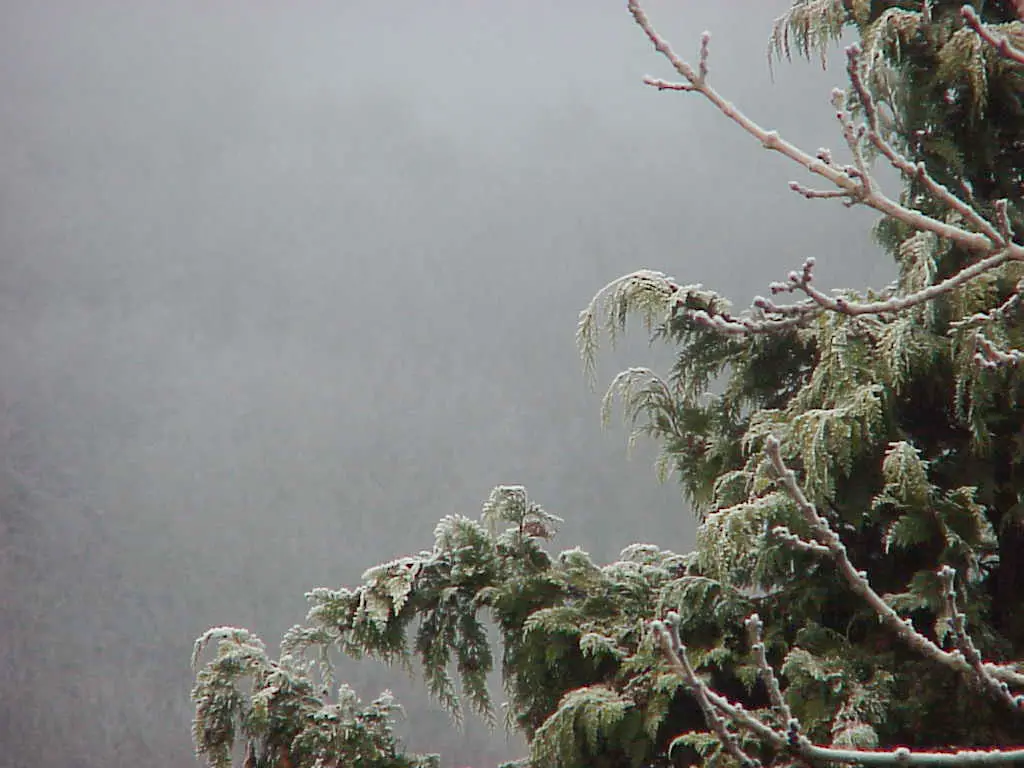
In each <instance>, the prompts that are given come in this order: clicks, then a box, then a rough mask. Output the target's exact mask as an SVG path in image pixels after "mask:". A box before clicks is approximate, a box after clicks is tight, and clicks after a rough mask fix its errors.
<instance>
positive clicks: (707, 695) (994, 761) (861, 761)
mask: <svg viewBox="0 0 1024 768" xmlns="http://www.w3.org/2000/svg"><path fill="white" fill-rule="evenodd" d="M748 626H749V622H748ZM650 627H651V632H652V633H653V634H654V638H655V641H656V642H657V643H658V647H659V649H660V650H661V652H662V654H663V655H664V656H665V659H666V661H667V662H668V665H669V668H670V669H671V670H672V671H673V672H675V673H676V674H677V675H679V676H680V677H681V678H682V679H683V681H684V682H685V684H686V687H687V690H688V691H689V692H690V693H691V694H692V695H693V696H694V698H695V699H697V703H698V705H699V706H700V708H701V711H702V712H703V713H704V717H705V719H706V721H707V723H708V726H709V727H710V728H711V729H712V730H713V731H714V732H715V733H716V734H717V735H718V737H719V739H721V740H722V744H723V746H724V747H725V748H726V750H727V751H728V752H729V754H731V755H732V756H733V757H734V758H735V759H736V760H737V761H738V762H739V763H740V764H741V765H744V766H755V765H760V762H759V761H757V760H755V759H753V758H751V757H750V756H749V755H747V753H746V752H744V751H743V749H742V748H741V747H740V746H739V743H738V740H737V739H736V736H735V734H733V733H732V731H730V730H729V729H728V725H727V723H726V720H728V722H731V723H732V724H734V725H735V726H737V727H739V728H745V729H746V730H748V731H750V732H751V733H753V734H754V735H756V736H757V737H758V738H760V739H761V740H762V741H764V742H765V743H766V744H767V745H768V746H770V747H772V748H774V749H775V750H777V751H779V752H783V753H789V754H793V755H796V756H797V757H798V758H801V760H800V762H802V763H804V764H818V763H822V762H833V763H847V764H855V765H866V766H898V765H927V766H941V767H942V768H954V766H960V765H1003V764H1006V763H1014V762H1020V761H1024V749H1007V750H1000V749H992V750H984V751H982V750H962V751H959V752H927V751H921V752H917V751H912V750H910V749H907V748H906V747H898V748H896V749H892V750H858V749H836V748H834V747H822V746H818V745H817V744H813V743H812V742H811V741H810V739H808V738H807V737H806V736H804V735H802V734H801V733H800V723H799V721H798V720H796V718H789V719H788V721H787V731H785V732H783V731H779V730H776V729H775V728H772V727H771V726H770V725H768V724H766V723H765V722H764V721H762V720H761V719H760V718H758V717H756V716H755V715H753V714H751V713H750V712H748V711H746V710H745V709H744V708H743V707H742V705H740V704H734V703H733V702H731V701H729V699H727V698H726V697H725V696H722V695H721V694H719V693H716V692H715V691H714V690H712V689H711V688H710V686H708V684H707V683H705V682H704V681H703V680H702V679H701V678H700V676H699V675H698V674H697V672H696V671H695V670H694V668H693V666H692V665H691V664H690V662H689V659H688V658H687V655H686V646H684V645H683V644H682V642H681V641H680V639H679V615H678V614H677V613H676V612H675V611H671V612H669V614H668V615H667V616H666V617H665V621H652V622H651V624H650ZM766 663H767V662H766ZM781 695H782V694H781V692H779V696H780V697H781Z"/></svg>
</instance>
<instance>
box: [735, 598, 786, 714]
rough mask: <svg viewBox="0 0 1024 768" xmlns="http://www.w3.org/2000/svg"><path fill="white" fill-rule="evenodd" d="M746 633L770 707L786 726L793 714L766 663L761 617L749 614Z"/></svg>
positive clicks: (773, 673) (769, 666)
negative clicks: (766, 691) (770, 703)
mask: <svg viewBox="0 0 1024 768" xmlns="http://www.w3.org/2000/svg"><path fill="white" fill-rule="evenodd" d="M746 623H747V633H748V635H749V637H750V650H751V651H753V653H754V658H755V659H756V660H757V670H758V675H759V676H760V678H761V680H762V682H764V685H765V688H767V689H768V698H769V699H771V702H772V707H773V708H774V709H775V711H776V712H778V714H779V717H781V718H782V721H783V722H784V723H786V724H787V725H788V724H789V723H791V722H793V712H792V711H791V710H790V708H789V704H787V703H786V698H785V697H784V696H783V695H782V688H780V687H779V678H778V677H777V676H776V674H775V670H774V669H772V667H771V665H770V664H769V663H768V656H767V654H766V653H765V650H764V633H763V630H764V624H763V623H762V622H761V617H760V616H758V615H757V614H756V613H752V614H750V616H749V617H748V618H747V622H746Z"/></svg>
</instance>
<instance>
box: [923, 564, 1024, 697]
mask: <svg viewBox="0 0 1024 768" xmlns="http://www.w3.org/2000/svg"><path fill="white" fill-rule="evenodd" d="M939 578H940V579H941V580H942V587H943V589H942V597H943V599H944V600H945V601H946V611H947V613H948V614H949V616H948V619H947V620H948V621H949V623H950V626H951V628H952V630H953V635H954V637H955V638H956V644H957V647H958V648H959V649H960V652H961V653H962V654H963V655H964V658H965V659H966V660H967V663H968V664H970V665H971V668H972V669H973V670H974V674H975V676H976V678H977V680H978V681H979V682H981V684H982V685H983V686H984V688H985V690H987V691H988V692H989V693H990V694H991V695H992V696H993V697H994V698H996V699H999V700H1000V701H1002V702H1003V703H1004V704H1006V705H1007V706H1008V707H1010V708H1011V709H1018V710H1019V709H1022V708H1024V696H1014V695H1013V694H1012V693H1010V686H1008V685H1007V684H1006V683H1005V682H1003V681H1001V680H997V679H996V678H995V677H994V676H993V675H992V673H991V672H990V671H989V670H988V669H987V668H986V667H985V664H984V662H983V661H982V659H981V653H980V652H979V651H978V647H977V646H976V645H975V644H974V640H973V639H972V638H971V636H970V634H969V633H968V632H967V616H966V615H965V614H964V612H963V611H961V610H960V607H959V606H958V605H957V602H956V570H955V569H954V568H952V567H951V566H948V565H944V566H942V567H941V568H940V569H939Z"/></svg>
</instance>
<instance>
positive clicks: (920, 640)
mask: <svg viewBox="0 0 1024 768" xmlns="http://www.w3.org/2000/svg"><path fill="white" fill-rule="evenodd" d="M765 452H766V454H767V456H768V460H769V461H770V462H771V465H772V468H773V469H774V470H775V472H776V474H777V476H778V478H779V482H780V483H781V484H782V487H783V488H784V490H785V491H786V492H787V493H788V494H789V496H790V498H792V499H793V501H794V502H795V503H796V505H797V508H798V509H799V511H800V513H801V515H803V518H804V520H805V521H806V522H807V524H808V526H809V527H810V529H811V533H812V534H813V535H814V537H815V538H816V539H817V540H818V542H819V543H820V544H822V545H824V546H825V547H827V548H828V551H829V554H830V556H831V558H832V560H833V561H834V562H835V563H836V566H837V567H838V569H839V573H840V575H841V576H842V577H843V579H844V580H845V581H846V583H847V584H848V585H849V587H850V588H851V589H852V590H853V592H854V593H855V594H857V595H859V596H860V597H861V598H862V599H863V600H864V601H865V602H866V603H867V604H868V605H869V606H870V607H871V609H872V610H873V611H874V612H875V613H876V614H877V615H878V617H879V619H881V621H882V622H883V623H884V624H885V625H886V626H888V627H889V628H890V629H891V630H893V632H894V633H895V634H896V635H897V636H898V637H899V638H900V639H901V640H903V641H904V642H905V643H906V644H907V645H908V646H910V647H911V648H913V649H914V650H915V651H917V652H919V653H920V654H921V655H922V656H925V657H927V658H929V659H932V660H933V661H935V662H937V663H939V664H942V665H944V666H946V667H948V668H950V669H952V670H955V671H957V672H959V673H961V674H964V675H967V676H969V677H973V676H974V673H975V670H974V668H973V667H972V666H971V665H970V663H969V662H968V661H967V660H966V659H965V658H964V656H963V654H961V653H950V652H948V651H944V650H943V649H942V648H940V647H939V646H938V645H936V644H935V643H933V642H932V641H931V640H929V639H928V638H927V637H925V636H924V635H922V634H921V633H920V632H918V631H917V630H916V629H914V625H913V623H912V622H911V621H910V620H909V619H904V618H902V617H901V616H900V615H899V614H898V613H896V611H895V610H893V608H892V606H890V605H889V604H888V603H887V602H885V600H884V599H883V598H882V596H881V595H879V594H878V593H877V592H876V591H875V590H874V588H873V587H872V586H871V583H870V582H869V581H868V577H867V573H866V572H864V571H860V570H857V568H856V567H855V566H854V564H853V562H852V561H851V560H850V556H849V553H848V552H847V550H846V545H845V544H843V541H842V539H841V538H840V537H839V534H837V533H836V532H835V531H834V530H833V529H832V526H831V525H830V524H829V522H828V521H827V520H826V519H825V518H824V517H822V516H821V515H820V514H818V510H817V509H816V508H815V506H814V505H813V504H812V503H811V502H810V501H809V500H808V498H807V496H806V495H805V494H804V492H803V489H802V488H801V487H800V484H799V483H797V481H796V473H795V472H793V470H791V469H790V468H789V467H787V466H786V464H785V462H784V461H783V459H782V452H781V446H780V443H779V440H778V439H777V438H775V437H774V436H769V437H768V439H767V441H766V444H765ZM983 669H984V672H985V674H986V675H991V676H992V677H993V678H994V679H996V680H998V681H1000V682H1002V683H1006V684H1012V685H1015V686H1018V687H1020V686H1024V675H1022V674H1020V673H1018V672H1016V671H1015V670H1013V669H1011V668H1009V667H1006V666H1000V665H996V664H991V663H984V664H983ZM1013 701H1014V708H1015V709H1020V708H1021V706H1020V703H1019V702H1021V701H1024V699H1022V697H1015V698H1014V699H1013Z"/></svg>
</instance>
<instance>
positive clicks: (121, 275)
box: [0, 0, 892, 768]
mask: <svg viewBox="0 0 1024 768" xmlns="http://www.w3.org/2000/svg"><path fill="white" fill-rule="evenodd" d="M647 5H648V11H649V13H650V15H651V17H652V19H653V20H654V21H655V23H656V24H657V26H658V27H659V28H660V29H661V30H662V31H663V33H664V34H665V35H666V36H667V37H668V38H669V39H670V40H671V41H673V43H674V44H675V45H676V47H677V49H678V50H679V51H680V52H684V53H686V54H688V55H689V54H690V53H691V52H695V51H696V48H697V46H698V39H699V35H700V33H701V31H702V30H704V29H705V28H707V29H710V30H712V32H713V34H714V36H713V39H712V55H711V77H712V82H713V83H714V84H715V85H716V87H718V88H719V89H720V90H721V91H722V92H723V93H724V94H725V95H726V96H727V97H728V98H730V99H731V100H733V101H734V102H735V103H736V104H738V105H740V106H741V107H742V108H744V109H745V110H746V111H747V112H748V114H750V115H751V116H752V117H755V118H756V119H758V120H760V121H762V123H763V124H764V125H766V126H768V127H774V128H778V129H779V130H780V131H782V132H783V133H784V135H786V136H787V137H789V138H790V139H794V140H796V141H797V142H798V143H801V144H802V145H803V146H805V147H806V148H809V149H815V148H817V147H818V146H822V145H827V146H831V147H833V148H834V149H836V150H837V152H838V150H839V149H840V146H839V144H840V139H839V133H838V130H837V128H836V126H835V124H834V118H833V116H832V109H831V107H830V106H829V103H828V97H829V90H830V88H831V87H832V86H833V85H837V84H838V85H842V84H843V82H844V80H843V71H842V67H841V66H834V65H833V66H832V67H831V68H830V69H829V71H827V72H824V73H823V72H822V71H821V69H820V67H819V66H818V65H817V64H816V63H810V64H809V63H807V62H804V61H796V62H794V63H793V64H782V65H778V66H776V77H775V82H774V83H772V81H771V79H770V76H769V70H768V66H767V57H766V54H765V50H766V41H767V36H768V32H769V30H770V25H771V21H772V19H773V18H774V17H775V16H777V15H778V14H780V13H781V12H783V11H784V10H785V9H786V7H787V6H788V2H787V1H786V0H774V1H773V2H744V3H740V2H710V1H709V0H703V1H702V2H696V1H693V2H681V1H678V2H667V1H666V0H651V2H649V3H648V4H647ZM647 73H651V74H655V75H658V76H669V77H671V74H672V73H671V72H669V71H668V69H667V65H665V64H664V63H663V62H662V60H661V59H660V58H659V57H658V56H657V55H656V54H655V53H654V51H653V49H652V47H651V46H650V44H649V43H648V41H647V40H646V39H645V38H644V36H643V34H642V32H641V31H640V30H639V29H638V28H637V27H636V26H635V25H634V24H633V22H632V20H631V18H630V17H629V15H628V13H627V11H626V7H625V2H619V1H618V0H616V1H614V2H613V1H612V0H609V1H608V2H603V1H602V2H595V1H594V0H588V1H587V2H583V0H561V2H557V3H553V2H540V1H539V0H521V1H520V2H497V1H487V0H476V1H475V2H474V1H473V0H432V1H431V2H426V3H424V2H413V0H393V1H392V2H380V3H355V2H351V1H350V0H330V1H327V0H301V2H291V3H285V2H270V0H247V2H227V0H224V1H223V2H211V1H210V0H130V1H129V0H122V1H117V0H89V2H78V1H76V0H38V1H35V2H31V3H27V2H20V0H0V579H2V583H3V587H2V588H3V592H2V600H0V745H2V747H0V749H2V755H0V765H3V766H12V768H22V767H25V768H28V767H29V766H32V768H100V766H103V767H104V768H106V767H107V766H112V765H126V764H131V763H134V764H139V765H158V766H173V767H175V768H176V767H177V766H190V765H194V764H195V761H194V758H193V756H192V744H191V739H190V734H189V724H190V718H191V712H192V709H191V704H190V702H189V698H188V693H189V688H190V686H191V682H192V673H191V670H190V669H189V667H188V659H189V653H190V651H191V647H192V642H193V640H194V639H195V637H196V636H197V635H199V634H200V633H202V632H203V631H204V630H205V629H207V628H208V627H210V626H213V625H222V624H230V625H239V626H244V627H247V628H249V629H251V630H253V631H255V632H256V633H258V634H259V635H260V636H261V637H262V638H263V639H264V640H265V641H266V642H267V643H268V646H269V647H270V648H271V649H274V648H276V645H277V642H278V641H279V639H280V636H281V634H282V633H283V632H284V630H285V629H287V628H288V627H289V626H291V625H292V624H294V623H297V622H299V621H301V620H302V619H303V617H304V614H305V601H304V599H303V593H304V592H305V591H306V590H308V589H310V588H311V587H314V586H319V585H324V586H339V585H343V584H353V583H355V582H356V581H357V580H358V578H359V576H360V574H361V573H362V572H363V571H364V570H365V569H366V568H368V567H369V566H371V565H374V564H376V563H378V562H381V561H384V560H389V559H392V558H394V557H396V556H399V555H402V554H406V553H409V552H414V551H419V550H420V549H425V548H429V547H430V545H431V544H432V541H433V538H432V530H433V528H434V525H435V523H436V522H437V520H438V519H439V518H440V517H442V516H443V515H446V514H455V513H457V514H463V515H468V516H476V515H477V514H479V510H480V506H481V504H482V502H483V501H484V500H485V499H486V497H487V495H488V493H489V491H490V489H491V488H492V487H493V486H494V485H497V484H502V483H517V484H518V483H522V484H525V485H526V486H527V488H528V490H529V492H530V494H531V496H532V497H533V498H534V499H535V500H536V501H539V502H540V503H541V504H543V505H544V506H545V507H546V508H547V509H548V510H549V511H551V512H553V513H555V514H557V515H560V516H562V517H564V518H565V519H566V523H565V526H564V528H563V530H562V532H561V533H560V534H559V536H558V537H557V538H556V540H555V541H554V542H553V545H552V546H553V547H554V548H556V549H560V548H567V547H571V546H574V545H577V544H578V545H580V546H582V547H583V548H585V549H587V550H589V551H590V552H591V553H592V554H593V555H594V556H595V558H597V559H599V560H601V561H607V560H609V559H613V558H614V557H615V556H616V554H617V553H618V552H619V551H620V550H621V549H622V548H623V547H625V546H626V545H628V544H630V543H632V542H635V541H651V542H657V543H658V544H659V545H661V546H663V547H666V548H670V549H675V550H680V551H685V550H686V549H688V548H689V547H690V546H691V545H692V542H693V532H694V523H693V520H692V517H691V515H690V513H689V512H688V510H686V509H685V508H684V505H683V503H682V502H681V500H680V496H679V491H678V488H677V487H676V486H675V485H673V484H672V483H669V484H666V485H664V486H659V485H658V484H657V482H656V480H655V476H654V472H653V470H652V469H651V463H652V460H653V458H654V452H653V451H651V450H650V449H649V448H647V447H641V449H640V450H638V451H637V452H636V454H635V456H634V458H633V459H632V460H628V459H627V458H626V455H625V438H626V432H625V431H624V430H623V429H621V428H614V429H611V430H609V431H602V429H601V426H600V422H599V416H598V406H599V394H600V391H603V388H604V386H606V385H607V383H608V381H609V380H610V378H611V376H612V375H613V374H614V373H615V372H616V371H617V370H618V369H619V368H620V367H622V366H625V365H627V364H654V365H656V366H658V367H660V368H662V369H664V368H665V367H667V363H668V360H669V357H668V355H667V354H666V352H665V350H661V349H657V348H656V349H654V350H649V349H648V348H647V345H646V339H645V337H644V334H643V332H642V330H641V329H637V332H636V333H634V334H633V335H632V337H631V339H630V341H629V342H628V343H627V344H626V345H624V347H623V348H622V349H620V350H618V351H617V352H616V353H615V354H612V355H607V356H606V357H605V358H604V359H603V360H602V368H601V371H600V377H599V392H597V393H594V392H591V391H590V390H589V389H588V387H587V385H586V381H585V379H584V377H583V376H582V373H581V369H580V364H579V359H578V356H577V352H576V349H575V343H574V333H575V325H576V319H577V313H578V311H579V310H580V309H581V308H582V307H584V306H585V305H586V304H587V302H588V301H589V300H590V298H591V296H592V295H593V294H594V293H595V292H596V291H597V290H598V289H599V288H600V287H601V286H602V285H604V284H605V283H606V282H608V281H609V280H611V279H613V278H615V277H617V276H619V275H621V274H623V273H626V272H629V271H632V270H634V269H638V268H642V267H648V268H653V269H660V270H663V271H665V272H668V273H669V274H671V275H673V276H675V277H676V278H677V279H679V280H681V281H684V282H698V281H699V282H703V283H704V284H706V285H708V286H712V287H715V288H718V289H720V290H721V291H722V292H723V293H725V294H727V295H730V296H732V297H733V298H735V299H736V301H737V303H738V304H740V305H744V304H745V303H746V302H748V301H749V300H750V298H751V297H752V296H753V295H755V294H757V293H766V292H767V285H768V283H769V282H771V281H772V280H777V279H782V278H783V277H784V275H785V273H786V272H787V271H788V270H790V269H793V268H797V267H799V265H800V264H801V262H802V261H803V259H804V258H806V257H807V256H809V255H814V256H817V257H818V262H819V268H818V278H819V283H820V284H821V285H823V286H841V285H849V286H862V285H867V284H871V285H876V286H880V285H882V284H884V283H886V282H888V280H889V279H890V277H891V274H892V269H891V268H890V266H889V265H888V264H887V263H886V258H885V257H884V256H882V255H881V254H879V253H878V251H877V249H876V248H875V247H874V246H873V245H872V244H871V242H870V238H869V235H868V228H869V226H870V224H871V223H872V222H873V220H874V217H873V215H871V214H870V213H868V212H864V211H857V210H853V211H849V210H846V209H844V208H843V207H842V206H840V205H838V204H835V205H830V204H828V203H827V202H818V203H813V202H808V201H806V200H803V199H802V198H799V197H798V196H796V195H794V194H792V193H790V192H789V191H788V190H787V188H786V183H787V182H788V180H789V179H791V178H803V177H802V176H801V175H800V173H799V169H796V168H795V167H791V166H789V165H788V164H787V163H786V162H784V161H783V160H782V159H781V158H780V157H777V156H776V157H773V156H770V155H769V154H767V153H766V152H765V151H764V150H762V149H761V148H760V147H759V146H757V144H756V143H755V142H754V141H752V140H751V139H750V138H749V137H747V136H745V135H743V134H742V133H741V132H740V131H739V130H738V129H737V128H735V127H734V126H732V125H730V124H728V123H727V121H726V120H725V119H724V118H722V117H721V116H720V115H718V114H717V113H715V112H714V111H713V109H712V108H711V107H710V106H709V105H708V104H706V103H703V102H702V100H701V99H699V98H698V97H695V96H692V95H685V94H673V93H661V94H659V93H657V92H655V91H653V90H652V89H650V88H648V87H646V86H644V85H643V84H642V83H641V77H642V76H643V75H644V74H647ZM345 674H347V676H348V678H349V680H350V681H351V682H352V683H353V684H354V685H355V687H356V688H357V690H358V691H359V692H360V693H361V694H362V695H363V696H364V697H373V696H375V695H376V694H377V693H378V692H379V691H380V690H381V689H382V688H384V687H392V688H394V689H395V690H396V692H398V693H399V694H400V698H401V700H402V701H403V703H405V704H406V705H407V710H408V720H407V722H406V723H405V724H404V725H403V733H405V734H407V735H408V746H409V747H410V748H411V749H414V750H419V751H440V752H442V753H443V757H444V761H445V762H444V764H445V765H455V764H457V765H463V764H467V763H468V764H471V765H474V766H476V768H487V766H489V765H494V764H496V763H497V762H498V761H499V760H500V759H507V758H512V757H516V756H519V755H520V754H521V751H522V746H521V744H520V743H519V742H518V741H516V740H515V739H513V740H512V741H511V742H508V741H506V737H505V735H504V734H503V733H501V732H500V731H499V732H497V733H488V732H487V730H486V729H485V728H484V727H483V726H482V725H480V724H479V723H477V722H475V721H473V720H470V722H469V723H468V725H467V727H466V729H465V730H463V731H462V732H456V731H454V730H452V729H450V728H449V727H448V721H447V716H446V715H444V714H443V713H441V712H440V711H439V710H438V709H437V707H435V706H433V705H431V704H429V703H428V702H427V701H426V699H425V697H424V696H422V694H416V693H410V689H414V688H415V685H411V684H409V683H408V682H406V681H405V678H404V677H403V676H402V675H401V674H398V673H396V672H393V671H388V670H384V669H382V668H380V667H379V666H376V665H374V664H369V663H361V664H359V665H355V664H353V665H351V666H350V667H347V668H346V672H345ZM496 698H498V699H499V700H500V698H501V696H500V692H496Z"/></svg>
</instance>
